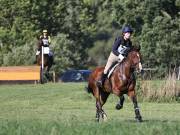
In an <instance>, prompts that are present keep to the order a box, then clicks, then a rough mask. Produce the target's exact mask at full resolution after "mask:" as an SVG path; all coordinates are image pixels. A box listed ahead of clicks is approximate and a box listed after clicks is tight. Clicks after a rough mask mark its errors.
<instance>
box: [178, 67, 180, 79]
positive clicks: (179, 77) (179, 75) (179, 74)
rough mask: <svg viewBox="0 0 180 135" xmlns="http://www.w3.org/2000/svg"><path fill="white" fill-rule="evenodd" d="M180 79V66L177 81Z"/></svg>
mask: <svg viewBox="0 0 180 135" xmlns="http://www.w3.org/2000/svg"><path fill="white" fill-rule="evenodd" d="M179 79H180V66H179V73H178V80H179Z"/></svg>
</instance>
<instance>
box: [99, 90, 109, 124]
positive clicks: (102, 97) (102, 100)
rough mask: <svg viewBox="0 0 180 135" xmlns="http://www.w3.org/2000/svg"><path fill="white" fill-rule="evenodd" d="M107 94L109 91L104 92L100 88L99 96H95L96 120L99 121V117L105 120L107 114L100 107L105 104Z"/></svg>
mask: <svg viewBox="0 0 180 135" xmlns="http://www.w3.org/2000/svg"><path fill="white" fill-rule="evenodd" d="M108 96H109V93H107V92H104V91H102V90H101V89H100V92H99V96H98V98H96V108H97V109H96V120H97V121H98V122H99V120H100V118H102V119H103V120H104V121H106V120H107V115H106V113H105V112H104V110H103V109H102V106H103V105H104V104H105V102H106V100H107V98H108Z"/></svg>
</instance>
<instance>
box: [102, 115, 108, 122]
mask: <svg viewBox="0 0 180 135" xmlns="http://www.w3.org/2000/svg"><path fill="white" fill-rule="evenodd" d="M102 118H103V121H105V122H106V121H107V120H108V118H107V115H106V114H105V113H104V114H102Z"/></svg>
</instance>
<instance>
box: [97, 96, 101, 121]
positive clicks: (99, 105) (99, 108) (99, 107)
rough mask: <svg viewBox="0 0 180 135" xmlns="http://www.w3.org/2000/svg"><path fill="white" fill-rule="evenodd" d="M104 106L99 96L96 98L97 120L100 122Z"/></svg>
mask: <svg viewBox="0 0 180 135" xmlns="http://www.w3.org/2000/svg"><path fill="white" fill-rule="evenodd" d="M101 111H102V107H101V103H100V100H99V98H98V99H96V121H97V122H99V120H100V115H101Z"/></svg>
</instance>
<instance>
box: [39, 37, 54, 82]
mask: <svg viewBox="0 0 180 135" xmlns="http://www.w3.org/2000/svg"><path fill="white" fill-rule="evenodd" d="M42 46H44V48H45V47H47V48H49V46H46V45H43V42H42V40H39V41H38V50H39V51H40V53H39V55H37V56H36V62H37V65H39V66H42ZM43 63H44V64H43V65H44V69H45V70H44V69H42V67H41V70H44V71H45V76H46V78H47V79H48V80H49V81H50V80H51V79H50V75H49V71H50V69H51V67H52V65H53V61H52V60H51V59H50V56H49V54H48V53H45V52H44V55H43Z"/></svg>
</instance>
